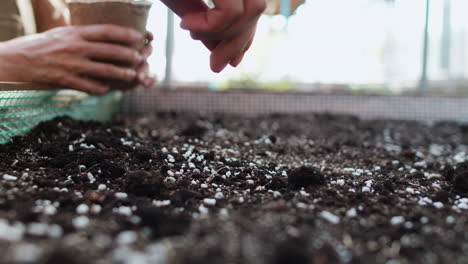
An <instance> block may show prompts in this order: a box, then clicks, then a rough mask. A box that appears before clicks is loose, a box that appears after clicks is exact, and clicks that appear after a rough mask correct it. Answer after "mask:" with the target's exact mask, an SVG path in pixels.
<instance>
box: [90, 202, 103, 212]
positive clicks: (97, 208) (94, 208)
mask: <svg viewBox="0 0 468 264" xmlns="http://www.w3.org/2000/svg"><path fill="white" fill-rule="evenodd" d="M101 210H102V207H101V206H100V205H99V204H93V205H92V206H91V213H93V214H99V213H100V212H101Z"/></svg>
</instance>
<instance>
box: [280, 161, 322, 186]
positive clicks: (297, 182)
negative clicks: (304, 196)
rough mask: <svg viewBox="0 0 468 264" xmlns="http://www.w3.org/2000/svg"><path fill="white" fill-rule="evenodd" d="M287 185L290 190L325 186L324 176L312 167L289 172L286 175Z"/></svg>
mask: <svg viewBox="0 0 468 264" xmlns="http://www.w3.org/2000/svg"><path fill="white" fill-rule="evenodd" d="M287 175H288V176H287V177H288V184H289V186H290V187H291V188H292V189H300V188H301V187H308V186H318V185H323V184H325V176H324V175H323V174H322V172H321V171H320V170H318V169H317V168H314V167H305V166H302V167H300V168H297V169H294V170H290V171H289V172H288V173H287Z"/></svg>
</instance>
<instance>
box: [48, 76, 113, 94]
mask: <svg viewBox="0 0 468 264" xmlns="http://www.w3.org/2000/svg"><path fill="white" fill-rule="evenodd" d="M57 83H58V84H59V85H61V86H63V87H67V88H70V89H74V90H78V91H82V92H86V93H90V94H104V93H106V92H108V91H109V89H110V88H109V87H108V86H106V85H103V84H101V83H99V82H98V81H95V80H91V79H88V78H86V77H80V76H77V75H73V74H71V73H68V74H66V75H65V76H64V77H63V78H61V79H60V80H59V81H58V82H57Z"/></svg>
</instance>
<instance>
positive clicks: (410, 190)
mask: <svg viewBox="0 0 468 264" xmlns="http://www.w3.org/2000/svg"><path fill="white" fill-rule="evenodd" d="M406 192H407V193H411V194H414V189H413V188H411V187H408V188H406Z"/></svg>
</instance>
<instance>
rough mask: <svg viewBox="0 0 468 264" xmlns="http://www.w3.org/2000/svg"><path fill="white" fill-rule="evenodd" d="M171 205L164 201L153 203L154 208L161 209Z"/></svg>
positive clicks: (168, 201)
mask: <svg viewBox="0 0 468 264" xmlns="http://www.w3.org/2000/svg"><path fill="white" fill-rule="evenodd" d="M170 204H171V200H165V201H156V200H155V201H153V205H154V206H156V207H163V206H169V205H170Z"/></svg>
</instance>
